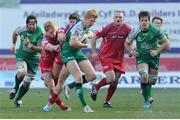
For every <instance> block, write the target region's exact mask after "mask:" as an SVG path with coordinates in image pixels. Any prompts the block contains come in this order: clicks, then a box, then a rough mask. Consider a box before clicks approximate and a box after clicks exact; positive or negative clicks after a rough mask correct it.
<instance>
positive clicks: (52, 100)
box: [49, 92, 58, 105]
mask: <svg viewBox="0 0 180 120" xmlns="http://www.w3.org/2000/svg"><path fill="white" fill-rule="evenodd" d="M57 98H58V95H57V94H55V93H53V92H52V93H51V98H50V99H49V102H50V104H51V105H52V104H54V103H55V102H56V101H57Z"/></svg>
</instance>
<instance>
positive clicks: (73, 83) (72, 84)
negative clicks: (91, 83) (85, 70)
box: [68, 75, 88, 89]
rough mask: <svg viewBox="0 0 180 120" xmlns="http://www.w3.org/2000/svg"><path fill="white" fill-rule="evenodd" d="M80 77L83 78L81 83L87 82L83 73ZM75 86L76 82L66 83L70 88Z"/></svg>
mask: <svg viewBox="0 0 180 120" xmlns="http://www.w3.org/2000/svg"><path fill="white" fill-rule="evenodd" d="M82 79H83V84H84V83H87V82H88V81H87V80H86V77H85V75H82ZM75 86H76V82H72V83H70V84H68V87H69V88H70V89H73V88H74V87H75Z"/></svg>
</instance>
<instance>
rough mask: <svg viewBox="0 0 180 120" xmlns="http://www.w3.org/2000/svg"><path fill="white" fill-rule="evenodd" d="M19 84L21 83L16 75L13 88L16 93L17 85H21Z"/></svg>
mask: <svg viewBox="0 0 180 120" xmlns="http://www.w3.org/2000/svg"><path fill="white" fill-rule="evenodd" d="M21 82H22V80H19V79H18V78H17V75H16V76H15V86H14V89H15V91H16V92H17V91H18V89H19V85H20V84H21Z"/></svg>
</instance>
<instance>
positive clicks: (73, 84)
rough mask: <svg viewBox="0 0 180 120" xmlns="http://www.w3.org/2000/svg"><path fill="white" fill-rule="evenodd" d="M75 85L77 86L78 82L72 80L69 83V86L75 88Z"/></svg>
mask: <svg viewBox="0 0 180 120" xmlns="http://www.w3.org/2000/svg"><path fill="white" fill-rule="evenodd" d="M75 86H76V82H72V83H69V84H68V87H69V88H70V89H73V88H74V87H75Z"/></svg>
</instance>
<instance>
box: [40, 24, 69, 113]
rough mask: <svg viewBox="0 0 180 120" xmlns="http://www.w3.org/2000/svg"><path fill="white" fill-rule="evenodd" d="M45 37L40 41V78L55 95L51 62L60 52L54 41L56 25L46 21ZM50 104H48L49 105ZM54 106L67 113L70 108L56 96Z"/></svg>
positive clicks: (57, 42)
mask: <svg viewBox="0 0 180 120" xmlns="http://www.w3.org/2000/svg"><path fill="white" fill-rule="evenodd" d="M44 29H45V35H44V37H43V40H42V46H43V49H42V52H41V57H40V60H39V61H40V68H41V73H42V76H41V78H42V79H43V80H44V82H45V84H46V86H47V87H48V88H49V90H50V93H51V94H53V93H56V88H55V84H54V80H53V72H52V69H53V62H54V60H55V57H56V55H57V54H58V52H60V50H61V46H60V45H59V41H58V39H56V34H57V30H58V29H57V24H56V23H55V22H54V21H47V22H45V23H44ZM49 104H50V103H49ZM56 104H57V105H58V106H59V107H60V108H61V109H62V110H63V111H69V110H70V108H68V106H66V105H65V104H64V103H63V101H62V100H61V98H60V96H58V98H57V100H56ZM49 110H50V109H48V110H47V109H46V108H44V109H43V111H45V112H48V111H49Z"/></svg>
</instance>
